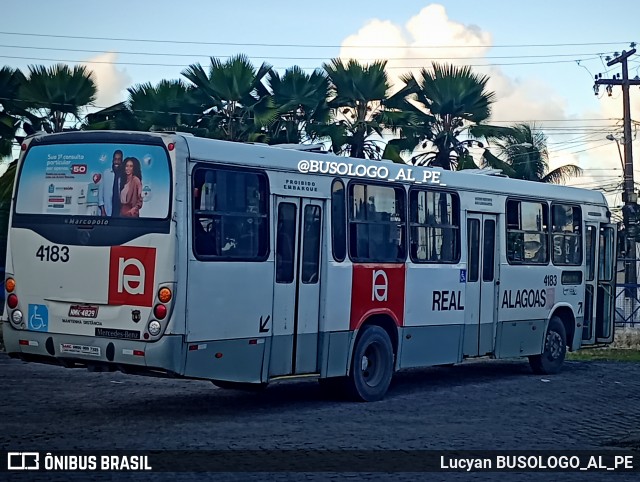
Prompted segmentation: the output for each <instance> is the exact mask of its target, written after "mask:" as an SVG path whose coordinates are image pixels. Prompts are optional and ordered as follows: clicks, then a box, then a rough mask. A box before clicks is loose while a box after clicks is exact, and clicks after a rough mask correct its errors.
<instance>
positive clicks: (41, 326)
mask: <svg viewBox="0 0 640 482" xmlns="http://www.w3.org/2000/svg"><path fill="white" fill-rule="evenodd" d="M28 328H29V329H30V330H33V331H49V310H48V309H47V307H46V306H45V305H29V324H28Z"/></svg>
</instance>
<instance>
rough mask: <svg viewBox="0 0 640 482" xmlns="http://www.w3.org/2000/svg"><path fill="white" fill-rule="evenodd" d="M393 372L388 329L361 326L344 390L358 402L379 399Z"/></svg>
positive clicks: (386, 387) (385, 391) (385, 389)
mask: <svg viewBox="0 0 640 482" xmlns="http://www.w3.org/2000/svg"><path fill="white" fill-rule="evenodd" d="M392 376H393V346H392V345H391V340H390V339H389V335H388V334H387V332H386V331H385V330H384V329H382V328H380V327H379V326H375V325H370V326H367V327H365V328H364V329H363V330H362V333H361V334H360V336H359V337H358V341H357V342H356V346H355V348H354V350H353V359H352V362H351V370H350V373H349V377H348V378H347V387H346V388H347V394H348V395H349V397H350V398H352V399H354V400H357V401H360V402H375V401H378V400H381V399H382V398H383V397H384V395H385V393H387V390H388V389H389V385H390V384H391V377H392Z"/></svg>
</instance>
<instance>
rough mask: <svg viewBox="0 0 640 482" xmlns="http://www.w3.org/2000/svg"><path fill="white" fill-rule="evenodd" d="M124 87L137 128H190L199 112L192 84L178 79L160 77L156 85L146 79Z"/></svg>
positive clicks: (200, 110)
mask: <svg viewBox="0 0 640 482" xmlns="http://www.w3.org/2000/svg"><path fill="white" fill-rule="evenodd" d="M127 90H128V92H129V109H130V110H131V112H132V113H133V115H134V117H135V118H136V119H137V120H138V123H139V126H138V128H139V129H140V130H145V131H148V130H154V129H174V130H183V131H184V130H190V129H191V128H192V127H193V126H194V125H195V124H196V121H197V119H198V117H199V116H200V114H201V113H202V106H201V105H200V103H199V102H198V101H197V100H196V99H195V96H194V91H195V87H193V86H187V85H186V84H185V83H184V82H182V81H181V80H161V81H160V82H159V83H158V85H156V86H153V85H151V83H149V82H147V83H145V84H138V85H135V86H133V87H129V89H127Z"/></svg>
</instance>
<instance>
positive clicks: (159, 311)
mask: <svg viewBox="0 0 640 482" xmlns="http://www.w3.org/2000/svg"><path fill="white" fill-rule="evenodd" d="M153 315H154V316H155V317H156V318H158V319H159V320H163V319H164V317H165V316H167V307H166V306H164V305H156V306H155V308H153Z"/></svg>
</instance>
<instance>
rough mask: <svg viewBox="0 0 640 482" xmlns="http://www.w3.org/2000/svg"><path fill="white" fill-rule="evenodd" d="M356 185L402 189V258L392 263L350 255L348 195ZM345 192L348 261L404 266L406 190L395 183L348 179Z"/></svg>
mask: <svg viewBox="0 0 640 482" xmlns="http://www.w3.org/2000/svg"><path fill="white" fill-rule="evenodd" d="M355 184H358V185H365V186H379V187H388V188H391V189H394V190H395V189H402V192H403V193H404V209H403V214H404V222H403V223H402V224H403V232H402V234H403V236H404V245H405V246H404V256H403V257H402V259H396V260H393V261H373V260H371V259H367V260H363V259H362V258H354V257H353V255H352V253H351V221H350V218H349V217H350V212H351V205H350V195H351V194H350V193H351V188H352V186H353V185H355ZM346 188H347V190H346V192H345V198H346V208H347V209H346V214H347V216H346V222H347V254H348V256H349V260H350V261H351V262H352V263H356V264H357V263H360V264H405V263H406V262H407V251H408V246H409V244H408V239H407V224H408V215H409V212H408V209H407V207H408V204H407V189H406V187H405V186H404V185H403V184H401V183H397V182H388V183H383V182H380V181H369V180H367V179H350V180H349V182H348V183H347V185H346Z"/></svg>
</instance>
